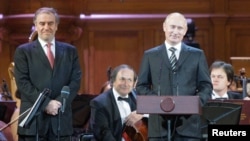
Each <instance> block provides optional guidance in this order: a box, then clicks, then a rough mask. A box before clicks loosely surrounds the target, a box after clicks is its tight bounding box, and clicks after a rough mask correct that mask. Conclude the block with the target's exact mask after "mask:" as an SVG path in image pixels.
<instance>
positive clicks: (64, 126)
mask: <svg viewBox="0 0 250 141" xmlns="http://www.w3.org/2000/svg"><path fill="white" fill-rule="evenodd" d="M55 47H56V48H55V50H56V51H55V53H56V55H55V62H54V69H51V67H50V64H49V61H48V59H47V56H46V54H45V53H44V51H43V49H42V47H41V44H40V43H39V41H38V40H36V41H33V42H31V43H26V44H23V45H20V46H19V47H18V48H17V49H16V51H15V55H14V62H15V70H14V73H15V79H16V84H17V88H18V90H19V92H20V95H21V107H20V110H21V111H20V113H23V112H24V111H25V110H27V109H28V108H30V107H32V106H33V104H34V102H35V101H36V99H37V98H38V96H39V94H40V93H41V92H42V91H43V90H44V88H48V89H50V90H51V93H50V95H49V97H48V98H47V99H46V100H45V101H44V103H43V105H42V106H41V110H40V111H41V114H40V115H39V116H38V118H37V120H33V122H32V123H31V126H30V128H21V127H19V128H18V133H19V134H22V135H35V134H36V121H38V126H39V135H45V133H46V132H47V131H48V129H49V128H51V127H50V125H51V126H52V129H53V131H54V133H55V134H57V128H58V116H51V115H48V114H46V113H45V112H44V108H45V106H46V105H47V104H48V102H49V100H50V99H55V100H58V101H61V90H62V88H63V86H69V87H70V95H69V97H68V98H67V101H66V109H65V112H64V113H63V114H62V115H61V118H60V121H61V122H60V123H61V130H60V134H61V135H62V136H66V135H71V134H72V132H73V128H72V121H71V119H72V112H71V102H72V101H73V99H74V98H75V96H76V95H77V92H78V90H79V88H80V80H81V69H80V64H79V60H78V54H77V50H76V48H75V47H74V46H72V45H69V44H66V43H62V42H58V41H56V42H55ZM20 120H21V119H20ZM20 120H19V122H20Z"/></svg>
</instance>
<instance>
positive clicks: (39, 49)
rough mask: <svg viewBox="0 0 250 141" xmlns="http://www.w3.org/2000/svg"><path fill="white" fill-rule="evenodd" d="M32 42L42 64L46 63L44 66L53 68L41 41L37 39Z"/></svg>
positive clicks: (35, 53)
mask: <svg viewBox="0 0 250 141" xmlns="http://www.w3.org/2000/svg"><path fill="white" fill-rule="evenodd" d="M32 43H33V45H32V48H33V50H34V56H35V57H36V58H38V59H39V60H41V64H44V66H46V67H48V68H50V69H51V67H50V63H49V60H48V58H47V56H46V54H45V52H44V50H43V48H42V46H41V44H40V43H39V41H38V40H36V41H34V42H32Z"/></svg>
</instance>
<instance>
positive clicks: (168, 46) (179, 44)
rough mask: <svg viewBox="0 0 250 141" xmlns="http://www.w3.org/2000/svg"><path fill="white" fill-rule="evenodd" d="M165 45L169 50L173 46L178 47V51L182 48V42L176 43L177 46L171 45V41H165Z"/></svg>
mask: <svg viewBox="0 0 250 141" xmlns="http://www.w3.org/2000/svg"><path fill="white" fill-rule="evenodd" d="M165 46H166V47H167V50H169V49H170V48H171V47H174V48H176V50H178V51H180V50H181V42H180V43H178V44H176V45H175V46H172V45H170V44H169V43H167V42H166V41H165Z"/></svg>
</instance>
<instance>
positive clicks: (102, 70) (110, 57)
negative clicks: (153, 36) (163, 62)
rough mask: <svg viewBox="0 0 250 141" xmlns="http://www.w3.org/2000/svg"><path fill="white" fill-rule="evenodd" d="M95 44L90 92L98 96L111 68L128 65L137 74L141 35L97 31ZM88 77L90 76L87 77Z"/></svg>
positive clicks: (91, 54) (128, 32)
mask: <svg viewBox="0 0 250 141" xmlns="http://www.w3.org/2000/svg"><path fill="white" fill-rule="evenodd" d="M90 40H92V41H93V44H90V47H91V48H92V49H90V50H91V53H90V56H89V59H90V60H92V61H91V62H92V64H90V66H89V67H90V70H92V71H90V72H89V76H91V77H90V78H89V80H90V81H89V90H88V91H89V92H90V93H94V94H98V93H99V91H100V89H101V86H102V85H103V83H104V82H105V81H107V80H108V78H107V75H106V72H107V69H108V68H109V67H112V68H114V67H116V66H118V65H120V64H128V65H130V66H132V67H133V68H134V69H135V70H136V71H137V72H138V69H139V66H138V63H139V62H140V59H141V58H140V57H138V52H139V50H140V47H139V45H140V42H141V41H140V37H139V33H138V32H135V31H113V32H112V31H111V32H110V31H96V32H94V36H93V39H90ZM87 77H88V76H87Z"/></svg>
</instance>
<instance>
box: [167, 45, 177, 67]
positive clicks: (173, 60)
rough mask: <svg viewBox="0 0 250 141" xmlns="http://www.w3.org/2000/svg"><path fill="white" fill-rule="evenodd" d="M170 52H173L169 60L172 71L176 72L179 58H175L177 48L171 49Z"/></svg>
mask: <svg viewBox="0 0 250 141" xmlns="http://www.w3.org/2000/svg"><path fill="white" fill-rule="evenodd" d="M169 50H170V51H171V52H172V54H171V56H170V58H169V60H170V64H171V68H172V71H176V64H177V58H176V56H175V51H176V48H174V47H171V48H170V49H169Z"/></svg>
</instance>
